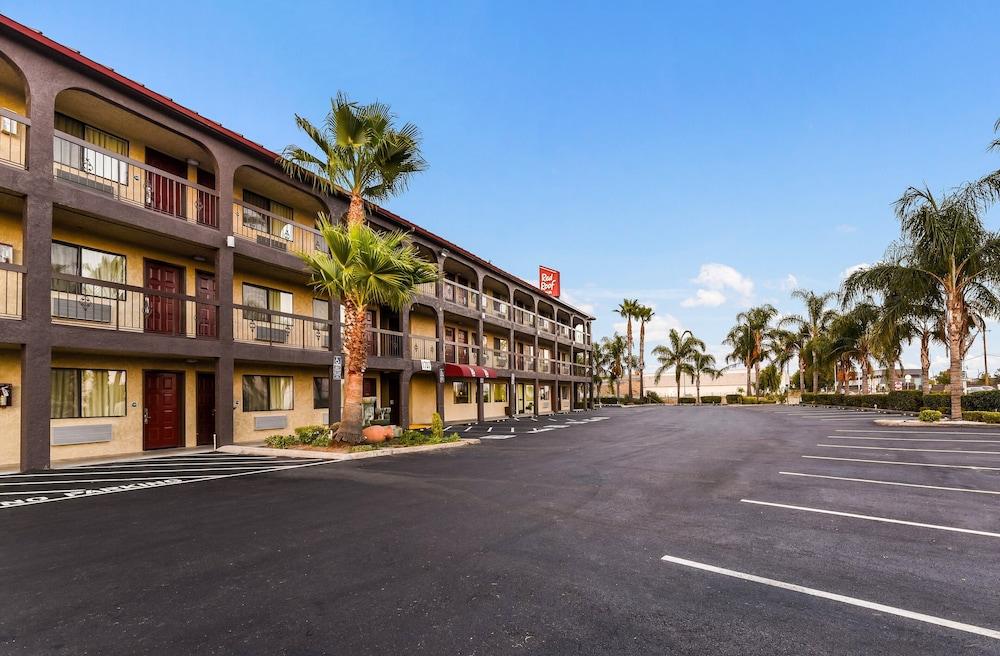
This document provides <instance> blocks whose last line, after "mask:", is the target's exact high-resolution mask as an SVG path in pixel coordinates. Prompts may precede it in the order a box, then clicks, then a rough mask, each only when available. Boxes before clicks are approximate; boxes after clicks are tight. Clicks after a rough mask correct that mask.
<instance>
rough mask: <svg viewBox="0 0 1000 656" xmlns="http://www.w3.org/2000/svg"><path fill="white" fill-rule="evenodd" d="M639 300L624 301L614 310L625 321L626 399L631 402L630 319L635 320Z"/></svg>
mask: <svg viewBox="0 0 1000 656" xmlns="http://www.w3.org/2000/svg"><path fill="white" fill-rule="evenodd" d="M640 307H641V306H640V305H639V299H636V298H633V299H628V298H626V299H624V300H623V301H622V302H621V304H619V305H618V309H617V310H615V312H617V313H618V314H619V315H621V317H622V318H623V319H625V321H626V330H625V345H626V348H627V350H628V357H627V358H626V363H625V364H626V366H627V370H628V398H629V400H630V401H631V400H632V361H633V360H632V346H633V341H632V319H634V318H635V316H636V313H637V312H638V310H639V308H640Z"/></svg>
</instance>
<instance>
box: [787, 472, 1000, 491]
mask: <svg viewBox="0 0 1000 656" xmlns="http://www.w3.org/2000/svg"><path fill="white" fill-rule="evenodd" d="M778 473H779V474H784V475H785V476H803V477H806V478H825V479H828V480H832V481H849V482H852V483H874V484H876V485H896V486H899V487H919V488H923V489H925V490H942V491H945V492H972V493H974V494H1000V491H997V490H976V489H973V488H968V487H942V486H940V485H920V484H918V483H900V482H898V481H876V480H874V479H871V478H848V477H846V476H826V475H823V474H803V473H801V472H785V471H783V472H778Z"/></svg>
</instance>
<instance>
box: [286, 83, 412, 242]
mask: <svg viewBox="0 0 1000 656" xmlns="http://www.w3.org/2000/svg"><path fill="white" fill-rule="evenodd" d="M395 121H396V116H395V114H393V113H392V111H391V110H390V108H389V106H388V105H386V104H384V103H380V102H374V103H370V104H368V105H358V104H357V103H355V102H353V101H351V100H350V99H349V98H348V97H347V96H346V95H344V94H343V93H338V94H337V97H336V98H331V99H330V112H329V113H328V114H327V115H326V120H325V121H324V123H323V125H322V126H321V127H320V126H316V125H313V124H312V123H311V122H310V121H309V120H308V119H306V118H303V117H302V116H299V115H298V114H296V115H295V123H296V124H297V125H298V126H299V129H301V130H302V131H303V132H305V133H306V135H307V136H308V137H309V138H310V139H311V140H312V142H313V144H314V145H315V146H316V148H318V149H319V151H320V154H319V156H317V155H314V154H313V153H312V152H310V151H309V150H307V149H305V148H301V147H299V146H295V145H291V146H288V147H287V148H285V150H284V151H283V152H282V155H283V157H282V160H281V164H282V166H283V167H284V169H285V172H286V173H288V174H289V175H290V176H292V177H295V178H299V179H304V178H309V179H310V180H311V181H312V183H313V185H314V186H315V187H316V188H317V189H319V190H320V191H323V192H324V193H327V194H333V193H334V192H335V191H336V190H338V189H343V190H344V191H346V193H347V194H349V195H350V198H351V200H350V205H349V206H348V209H347V222H348V223H349V224H352V225H354V224H358V223H362V222H363V221H364V220H365V201H368V202H379V201H384V200H387V199H389V198H392V197H393V196H395V195H397V194H399V193H400V192H401V191H403V190H405V189H406V186H407V184H408V182H409V180H410V177H411V176H412V175H413V174H414V173H419V172H420V171H423V170H424V169H426V168H427V163H426V162H425V161H424V159H423V156H422V155H421V153H420V131H419V130H418V129H417V127H416V126H415V125H413V124H412V123H406V124H404V125H403V126H402V127H399V128H397V127H396V126H395Z"/></svg>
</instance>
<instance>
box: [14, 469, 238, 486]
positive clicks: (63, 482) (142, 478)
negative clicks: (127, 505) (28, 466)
mask: <svg viewBox="0 0 1000 656" xmlns="http://www.w3.org/2000/svg"><path fill="white" fill-rule="evenodd" d="M251 473H252V472H251ZM164 478H178V479H180V478H191V479H196V480H201V479H203V478H209V477H208V476H204V475H201V476H130V477H128V478H81V479H79V480H75V481H67V480H58V481H16V482H13V483H0V487H9V486H11V485H69V484H77V483H119V482H125V481H159V480H162V479H164Z"/></svg>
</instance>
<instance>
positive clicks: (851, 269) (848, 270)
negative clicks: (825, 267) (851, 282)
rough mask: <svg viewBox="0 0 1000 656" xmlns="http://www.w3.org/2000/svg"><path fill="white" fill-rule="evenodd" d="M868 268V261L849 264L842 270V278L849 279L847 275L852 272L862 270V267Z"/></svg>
mask: <svg viewBox="0 0 1000 656" xmlns="http://www.w3.org/2000/svg"><path fill="white" fill-rule="evenodd" d="M866 268H868V263H867V262H861V263H859V264H855V265H854V266H849V267H847V268H846V269H844V270H843V271H841V272H840V279H841V280H847V277H848V276H849V275H851V274H852V273H854V272H855V271H860V270H861V269H866Z"/></svg>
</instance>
